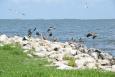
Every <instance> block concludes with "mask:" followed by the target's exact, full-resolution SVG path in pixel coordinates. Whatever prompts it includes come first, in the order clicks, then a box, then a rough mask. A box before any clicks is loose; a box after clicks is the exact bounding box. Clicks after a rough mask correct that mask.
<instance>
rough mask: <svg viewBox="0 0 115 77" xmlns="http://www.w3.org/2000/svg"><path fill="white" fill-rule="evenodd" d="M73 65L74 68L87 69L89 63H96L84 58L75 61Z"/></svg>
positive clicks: (89, 58) (91, 59)
mask: <svg viewBox="0 0 115 77" xmlns="http://www.w3.org/2000/svg"><path fill="white" fill-rule="evenodd" d="M75 63H76V66H78V68H84V67H87V66H88V64H89V63H96V62H95V60H94V59H93V58H91V57H86V58H81V59H76V61H75ZM93 65H95V64H93Z"/></svg>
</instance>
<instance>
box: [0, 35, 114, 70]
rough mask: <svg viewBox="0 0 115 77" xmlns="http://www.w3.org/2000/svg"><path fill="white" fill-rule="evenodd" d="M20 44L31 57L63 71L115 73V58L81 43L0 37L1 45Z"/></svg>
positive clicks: (35, 38)
mask: <svg viewBox="0 0 115 77" xmlns="http://www.w3.org/2000/svg"><path fill="white" fill-rule="evenodd" d="M5 44H19V45H21V47H22V48H23V49H24V51H23V52H24V53H27V55H28V56H29V57H41V58H47V60H48V61H49V62H51V64H52V65H53V66H56V68H57V69H62V70H79V69H101V70H103V71H112V72H115V57H114V56H112V55H111V54H109V53H106V52H105V51H102V50H99V49H95V48H87V47H86V46H85V45H83V44H81V43H80V42H72V41H69V42H65V43H62V42H52V41H49V40H44V39H41V38H38V37H30V38H28V37H26V36H25V37H20V36H13V37H8V36H6V35H4V34H3V35H0V45H1V46H3V45H5Z"/></svg>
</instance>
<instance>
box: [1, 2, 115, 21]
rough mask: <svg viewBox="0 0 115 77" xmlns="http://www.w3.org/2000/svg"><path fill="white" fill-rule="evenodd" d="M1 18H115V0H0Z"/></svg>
mask: <svg viewBox="0 0 115 77" xmlns="http://www.w3.org/2000/svg"><path fill="white" fill-rule="evenodd" d="M0 19H115V0H0Z"/></svg>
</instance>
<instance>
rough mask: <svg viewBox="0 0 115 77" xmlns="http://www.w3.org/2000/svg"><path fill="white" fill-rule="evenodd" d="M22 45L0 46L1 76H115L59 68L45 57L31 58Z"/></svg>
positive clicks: (113, 74) (110, 73)
mask: <svg viewBox="0 0 115 77" xmlns="http://www.w3.org/2000/svg"><path fill="white" fill-rule="evenodd" d="M22 51H23V50H22V49H21V48H20V47H13V46H11V45H5V46H3V47H0V77H115V73H112V72H99V71H97V70H57V69H55V67H46V66H44V65H45V64H48V62H47V60H46V59H43V58H29V57H27V56H26V54H25V53H23V52H22Z"/></svg>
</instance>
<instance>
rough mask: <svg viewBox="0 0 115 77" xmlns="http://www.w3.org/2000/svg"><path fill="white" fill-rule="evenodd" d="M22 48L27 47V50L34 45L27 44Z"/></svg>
mask: <svg viewBox="0 0 115 77" xmlns="http://www.w3.org/2000/svg"><path fill="white" fill-rule="evenodd" d="M22 48H23V49H25V50H31V49H32V46H31V45H29V44H27V45H25V46H23V47H22Z"/></svg>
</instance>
